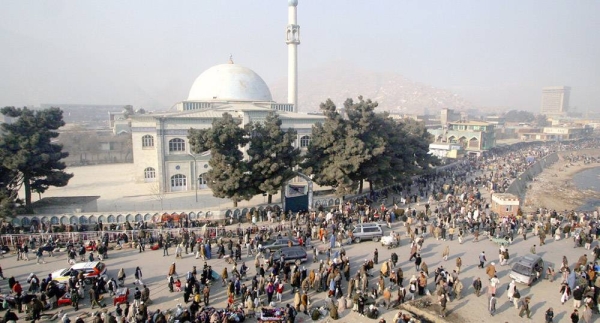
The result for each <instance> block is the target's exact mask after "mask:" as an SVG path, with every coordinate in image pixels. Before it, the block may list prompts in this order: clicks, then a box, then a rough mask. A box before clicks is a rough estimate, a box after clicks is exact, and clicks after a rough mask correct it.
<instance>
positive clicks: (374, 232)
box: [352, 223, 383, 243]
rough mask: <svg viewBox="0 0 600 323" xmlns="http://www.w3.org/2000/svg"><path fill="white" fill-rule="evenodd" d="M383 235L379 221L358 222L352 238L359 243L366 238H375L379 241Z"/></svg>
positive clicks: (374, 239)
mask: <svg viewBox="0 0 600 323" xmlns="http://www.w3.org/2000/svg"><path fill="white" fill-rule="evenodd" d="M382 236H383V229H382V228H381V226H380V225H379V224H378V223H361V224H357V225H356V226H355V227H354V230H352V239H353V240H354V242H356V243H359V242H361V241H364V240H373V241H375V242H378V241H379V240H381V237H382Z"/></svg>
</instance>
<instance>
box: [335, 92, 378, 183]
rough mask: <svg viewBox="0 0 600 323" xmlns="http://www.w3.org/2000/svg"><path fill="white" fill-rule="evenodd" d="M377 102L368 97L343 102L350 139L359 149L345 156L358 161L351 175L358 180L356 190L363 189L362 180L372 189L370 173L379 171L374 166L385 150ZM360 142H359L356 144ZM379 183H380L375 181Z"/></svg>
mask: <svg viewBox="0 0 600 323" xmlns="http://www.w3.org/2000/svg"><path fill="white" fill-rule="evenodd" d="M377 106H378V103H377V102H372V101H371V100H370V99H367V100H366V101H365V100H363V97H362V96H359V97H358V102H356V103H355V102H354V101H353V100H352V99H347V100H346V102H344V110H345V111H346V115H347V122H346V124H347V127H348V128H349V130H348V132H347V133H348V135H349V136H350V140H351V141H352V142H354V145H355V146H356V147H358V146H360V149H356V150H354V152H353V154H354V156H350V155H349V156H346V157H347V158H351V159H352V160H354V161H355V162H356V163H359V167H358V170H357V171H356V172H355V173H354V174H353V175H352V176H351V177H352V178H353V180H354V181H358V192H359V193H362V191H363V181H364V180H368V181H369V182H370V184H371V185H370V188H371V190H373V188H374V185H375V182H373V181H372V178H371V177H372V175H373V174H375V173H377V172H379V170H378V169H377V168H376V167H373V166H374V165H376V164H377V159H378V157H379V156H380V155H382V154H383V153H384V152H385V145H386V135H385V131H382V127H383V126H384V116H383V115H381V114H376V113H375V108H376V107H377ZM358 143H360V144H358ZM377 184H380V183H377Z"/></svg>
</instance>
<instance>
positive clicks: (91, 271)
mask: <svg viewBox="0 0 600 323" xmlns="http://www.w3.org/2000/svg"><path fill="white" fill-rule="evenodd" d="M80 271H83V277H84V278H85V281H86V283H90V282H91V281H92V277H101V276H104V277H106V271H107V270H106V265H105V264H104V263H103V262H101V261H95V262H81V263H78V264H75V265H73V266H72V267H71V268H63V269H60V270H57V271H55V272H53V273H52V274H51V275H52V280H54V281H56V282H59V283H61V282H66V281H68V280H69V278H70V277H71V276H78V275H79V272H80Z"/></svg>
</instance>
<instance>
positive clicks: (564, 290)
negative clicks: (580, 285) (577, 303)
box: [560, 283, 571, 304]
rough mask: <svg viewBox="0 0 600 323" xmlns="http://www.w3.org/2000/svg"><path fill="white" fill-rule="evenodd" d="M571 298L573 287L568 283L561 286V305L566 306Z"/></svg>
mask: <svg viewBox="0 0 600 323" xmlns="http://www.w3.org/2000/svg"><path fill="white" fill-rule="evenodd" d="M570 296H571V287H569V285H568V284H567V283H562V284H561V286H560V302H561V304H565V302H566V301H568V300H569V297H570Z"/></svg>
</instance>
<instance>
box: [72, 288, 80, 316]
mask: <svg viewBox="0 0 600 323" xmlns="http://www.w3.org/2000/svg"><path fill="white" fill-rule="evenodd" d="M71 305H72V306H73V307H74V308H75V311H79V293H78V292H77V290H76V289H71Z"/></svg>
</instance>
